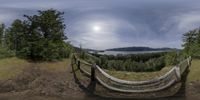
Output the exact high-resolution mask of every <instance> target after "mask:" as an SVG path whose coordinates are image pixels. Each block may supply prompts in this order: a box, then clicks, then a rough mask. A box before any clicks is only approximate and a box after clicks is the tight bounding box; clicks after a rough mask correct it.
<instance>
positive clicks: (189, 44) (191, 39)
mask: <svg viewBox="0 0 200 100" xmlns="http://www.w3.org/2000/svg"><path fill="white" fill-rule="evenodd" d="M183 42H184V44H183V47H184V51H185V52H186V53H187V54H188V55H191V56H192V57H194V58H200V29H199V28H198V29H195V30H192V31H189V32H187V33H185V34H183Z"/></svg>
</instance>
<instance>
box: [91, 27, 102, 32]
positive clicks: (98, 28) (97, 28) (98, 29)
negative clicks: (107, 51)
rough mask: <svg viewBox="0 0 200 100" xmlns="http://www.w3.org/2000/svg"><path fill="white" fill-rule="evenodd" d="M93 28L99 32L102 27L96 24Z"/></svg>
mask: <svg viewBox="0 0 200 100" xmlns="http://www.w3.org/2000/svg"><path fill="white" fill-rule="evenodd" d="M93 30H94V31H95V32H99V31H100V30H101V27H100V26H98V25H95V26H93Z"/></svg>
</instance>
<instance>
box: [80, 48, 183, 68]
mask: <svg viewBox="0 0 200 100" xmlns="http://www.w3.org/2000/svg"><path fill="white" fill-rule="evenodd" d="M80 57H81V58H82V59H85V60H86V61H88V62H90V63H96V64H97V65H99V66H100V67H101V68H104V69H108V70H117V71H130V72H152V71H159V70H161V69H162V68H163V67H165V66H174V65H176V64H178V63H179V62H180V61H181V60H183V59H185V58H186V56H183V55H182V54H181V53H180V52H176V51H171V52H159V53H145V54H130V55H117V56H113V55H100V54H87V53H84V52H82V53H81V55H80Z"/></svg>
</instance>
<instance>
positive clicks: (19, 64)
mask: <svg viewBox="0 0 200 100" xmlns="http://www.w3.org/2000/svg"><path fill="white" fill-rule="evenodd" d="M69 64H70V59H64V60H62V61H57V62H42V63H32V62H28V61H26V60H23V59H19V58H16V57H13V58H6V59H0V80H4V79H9V78H12V77H15V76H17V75H18V74H20V73H21V72H22V71H23V69H24V68H26V67H31V66H37V67H39V68H41V69H44V70H49V71H56V72H57V71H64V70H66V68H67V66H69Z"/></svg>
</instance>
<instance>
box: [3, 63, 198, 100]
mask: <svg viewBox="0 0 200 100" xmlns="http://www.w3.org/2000/svg"><path fill="white" fill-rule="evenodd" d="M182 93H184V96H183V95H181V96H180V95H177V96H174V97H170V98H161V99H162V100H199V98H200V82H192V83H189V84H187V85H186V88H185V91H184V92H180V94H182ZM105 99H106V100H107V99H108V98H101V97H97V96H94V95H91V94H90V93H87V92H85V91H84V90H83V89H82V88H80V86H79V85H78V84H77V83H76V82H75V79H74V75H73V72H72V68H71V67H70V65H69V66H67V67H66V69H65V70H62V71H49V70H45V69H41V68H39V67H36V66H30V67H28V68H25V69H24V71H23V73H22V74H20V75H18V76H17V77H15V78H11V79H8V80H1V81H0V100H105ZM108 100H109V99H108ZM110 100H112V99H110Z"/></svg>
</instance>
